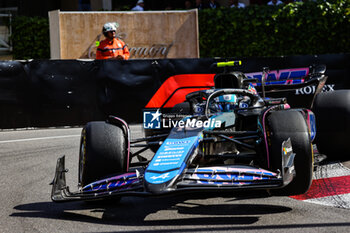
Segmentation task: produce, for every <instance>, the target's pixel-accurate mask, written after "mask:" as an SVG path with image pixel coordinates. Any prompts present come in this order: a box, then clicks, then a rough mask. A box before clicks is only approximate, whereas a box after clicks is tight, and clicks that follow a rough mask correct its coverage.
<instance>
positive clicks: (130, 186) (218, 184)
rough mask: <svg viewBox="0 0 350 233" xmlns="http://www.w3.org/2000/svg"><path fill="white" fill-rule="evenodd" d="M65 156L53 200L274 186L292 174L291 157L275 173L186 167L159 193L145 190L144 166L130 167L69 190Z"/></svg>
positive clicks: (244, 168)
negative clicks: (280, 170)
mask: <svg viewBox="0 0 350 233" xmlns="http://www.w3.org/2000/svg"><path fill="white" fill-rule="evenodd" d="M67 171H68V170H67V169H65V157H64V156H63V157H61V158H59V159H58V161H57V166H56V172H55V178H54V180H53V182H52V185H53V187H52V193H51V199H52V200H53V201H55V202H65V201H78V200H94V199H103V198H110V197H117V196H155V195H166V194H174V193H180V192H196V191H201V192H203V191H208V192H209V191H234V190H244V189H276V188H282V187H284V186H286V185H287V184H289V183H290V182H291V180H292V179H293V174H294V156H291V159H290V160H289V161H286V162H285V163H284V169H283V171H282V172H279V173H274V172H271V171H267V170H264V169H260V168H255V167H251V166H240V165H231V166H224V165H223V166H214V167H201V168H190V169H185V170H184V172H183V174H182V176H180V177H178V178H177V179H176V180H174V182H172V183H171V184H170V185H169V186H168V187H167V188H166V189H163V191H162V192H153V191H152V190H147V186H145V185H144V169H143V168H142V167H140V168H133V169H130V171H129V172H128V173H125V174H121V175H117V176H112V177H109V178H107V179H103V180H99V181H96V182H93V183H91V184H89V185H87V186H85V187H81V188H80V189H79V191H77V192H70V191H69V187H68V186H67V185H66V177H65V173H66V172H67Z"/></svg>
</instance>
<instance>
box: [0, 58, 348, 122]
mask: <svg viewBox="0 0 350 233" xmlns="http://www.w3.org/2000/svg"><path fill="white" fill-rule="evenodd" d="M223 60H233V59H229V58H227V59H212V58H204V59H164V60H129V61H118V60H106V61H104V60H96V61H78V60H32V61H26V62H23V61H0V112H1V114H0V128H19V127H47V126H65V125H83V124H85V123H86V122H88V121H91V120H104V119H105V118H106V117H107V116H108V115H110V114H113V115H117V116H119V117H122V118H124V119H126V120H127V121H128V122H141V121H142V109H143V108H144V107H145V105H146V104H147V103H148V101H149V100H150V99H151V98H152V96H153V95H154V93H155V92H156V91H157V90H158V88H159V87H160V85H161V84H162V83H163V82H164V81H165V80H166V79H167V78H169V77H171V76H173V75H176V74H205V73H215V72H220V70H213V69H211V68H210V66H211V64H213V63H214V62H217V61H223ZM241 60H242V62H243V66H241V67H239V70H241V71H243V72H246V73H249V72H258V71H261V70H262V67H266V66H268V67H270V69H271V70H276V69H286V68H298V67H307V66H309V65H312V64H326V65H327V74H328V76H329V80H328V83H332V84H334V85H335V86H334V88H335V89H348V88H350V79H349V71H350V70H349V69H350V68H349V67H350V66H349V65H350V54H334V55H332V54H331V55H320V56H311V55H310V56H290V57H275V58H248V59H241ZM285 95H288V96H287V97H288V100H289V102H290V103H293V104H292V106H304V105H305V103H307V101H306V98H308V96H306V95H294V92H292V93H289V94H287V93H285Z"/></svg>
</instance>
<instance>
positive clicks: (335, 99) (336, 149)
mask: <svg viewBox="0 0 350 233" xmlns="http://www.w3.org/2000/svg"><path fill="white" fill-rule="evenodd" d="M349 103H350V90H337V91H333V92H324V93H320V94H318V95H317V96H316V98H315V101H314V105H313V112H314V113H315V116H316V130H317V133H316V139H315V142H316V145H317V149H318V151H319V152H320V153H322V154H325V155H326V156H327V157H328V158H329V159H348V158H350V146H349V134H350V104H349Z"/></svg>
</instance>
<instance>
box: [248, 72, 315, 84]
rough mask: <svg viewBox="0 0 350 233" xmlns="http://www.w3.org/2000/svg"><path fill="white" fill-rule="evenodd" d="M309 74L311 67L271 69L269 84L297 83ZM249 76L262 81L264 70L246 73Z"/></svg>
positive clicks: (268, 78)
mask: <svg viewBox="0 0 350 233" xmlns="http://www.w3.org/2000/svg"><path fill="white" fill-rule="evenodd" d="M308 74H309V68H296V69H285V70H271V71H270V72H269V75H268V77H267V80H266V82H269V83H267V84H297V83H301V82H302V81H301V80H293V79H298V78H299V79H300V78H302V77H305V76H307V75H308ZM246 75H247V77H248V78H257V79H259V81H260V82H261V79H262V72H256V73H249V74H246Z"/></svg>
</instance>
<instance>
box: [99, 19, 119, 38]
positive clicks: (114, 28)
mask: <svg viewBox="0 0 350 233" xmlns="http://www.w3.org/2000/svg"><path fill="white" fill-rule="evenodd" d="M118 27H119V24H118V23H117V22H115V23H112V22H109V23H105V25H103V28H102V33H103V35H105V36H106V34H107V32H112V31H117V28H118Z"/></svg>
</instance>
